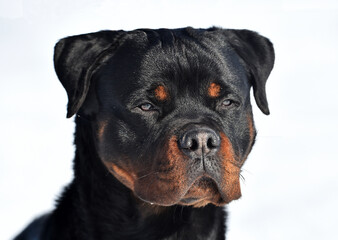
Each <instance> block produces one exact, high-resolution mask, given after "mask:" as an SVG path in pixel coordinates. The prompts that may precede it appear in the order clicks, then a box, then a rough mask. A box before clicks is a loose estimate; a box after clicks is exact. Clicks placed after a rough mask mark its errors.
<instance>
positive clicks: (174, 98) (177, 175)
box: [54, 28, 274, 207]
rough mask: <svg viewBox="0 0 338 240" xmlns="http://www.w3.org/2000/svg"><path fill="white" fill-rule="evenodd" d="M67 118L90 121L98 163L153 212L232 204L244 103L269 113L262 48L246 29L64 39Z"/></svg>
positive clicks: (243, 142) (245, 138) (249, 130)
mask: <svg viewBox="0 0 338 240" xmlns="http://www.w3.org/2000/svg"><path fill="white" fill-rule="evenodd" d="M54 62H55V69H56V73H57V75H58V77H59V79H60V81H61V83H62V84H63V86H64V87H65V89H66V91H67V94H68V99H69V102H68V113H67V117H71V116H73V115H74V114H75V113H78V114H81V115H84V116H90V119H91V124H92V126H93V129H94V130H93V138H94V141H95V148H96V151H97V154H98V156H99V157H100V159H101V161H102V163H103V165H104V166H105V167H106V168H107V170H109V172H111V174H113V175H114V176H115V177H116V178H117V179H118V180H119V181H120V182H122V183H123V184H124V185H125V186H126V187H128V188H129V189H130V190H131V191H132V192H133V193H134V194H135V195H136V196H137V197H138V198H140V199H142V200H143V201H146V202H149V203H155V204H158V205H162V206H170V205H174V204H181V205H192V206H195V207H199V206H203V205H206V204H208V203H213V204H215V205H223V204H226V203H229V202H230V201H231V200H234V199H238V198H239V197H240V196H241V191H240V183H239V178H240V169H241V166H242V165H243V163H244V162H245V160H246V158H247V156H248V154H249V152H250V151H251V148H252V146H253V143H254V140H255V135H256V132H255V127H254V123H253V118H252V109H251V104H250V88H251V86H252V87H253V92H254V96H255V100H256V103H257V105H258V107H259V108H260V109H261V110H262V112H263V113H265V114H269V108H268V103H267V99H266V93H265V83H266V80H267V78H268V76H269V74H270V72H271V70H272V68H273V63H274V51H273V47H272V44H271V43H270V41H269V40H268V39H267V38H265V37H262V36H260V35H258V34H257V33H255V32H251V31H248V30H225V29H219V28H211V29H193V28H184V29H174V30H170V29H158V30H150V29H140V30H135V31H129V32H125V31H102V32H97V33H90V34H84V35H79V36H73V37H68V38H65V39H62V40H61V41H59V43H58V44H57V45H56V47H55V56H54Z"/></svg>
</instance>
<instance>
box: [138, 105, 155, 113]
mask: <svg viewBox="0 0 338 240" xmlns="http://www.w3.org/2000/svg"><path fill="white" fill-rule="evenodd" d="M139 108H141V110H142V111H151V110H153V109H154V106H153V105H151V104H150V103H143V104H141V105H140V106H139Z"/></svg>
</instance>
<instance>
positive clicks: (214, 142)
mask: <svg viewBox="0 0 338 240" xmlns="http://www.w3.org/2000/svg"><path fill="white" fill-rule="evenodd" d="M219 145H220V141H219V140H218V139H217V137H210V138H208V140H207V147H208V148H209V149H214V148H218V147H219Z"/></svg>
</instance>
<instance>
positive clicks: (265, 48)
mask: <svg viewBox="0 0 338 240" xmlns="http://www.w3.org/2000/svg"><path fill="white" fill-rule="evenodd" d="M225 31H226V33H227V34H226V35H227V36H228V39H229V43H230V45H231V46H232V47H233V48H234V49H235V51H236V53H237V54H238V55H239V56H240V57H241V58H242V59H243V61H244V63H245V64H246V67H247V69H248V73H249V78H250V81H251V84H252V86H253V90H254V96H255V100H256V103H257V105H258V107H259V108H260V109H261V111H262V112H263V113H264V114H266V115H269V114H270V111H269V106H268V101H267V98H266V91H265V84H266V81H267V79H268V77H269V75H270V72H271V70H272V68H273V65H274V61H275V53H274V49H273V45H272V43H271V42H270V41H269V39H267V38H265V37H263V36H261V35H259V34H258V33H256V32H252V31H249V30H225Z"/></svg>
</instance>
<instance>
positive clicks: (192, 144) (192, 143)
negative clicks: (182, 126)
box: [190, 139, 198, 151]
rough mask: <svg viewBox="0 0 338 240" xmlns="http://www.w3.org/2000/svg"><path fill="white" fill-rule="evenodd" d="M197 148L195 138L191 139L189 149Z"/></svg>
mask: <svg viewBox="0 0 338 240" xmlns="http://www.w3.org/2000/svg"><path fill="white" fill-rule="evenodd" d="M197 149H198V142H197V141H196V139H192V140H191V147H190V150H191V151H196V150H197Z"/></svg>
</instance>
